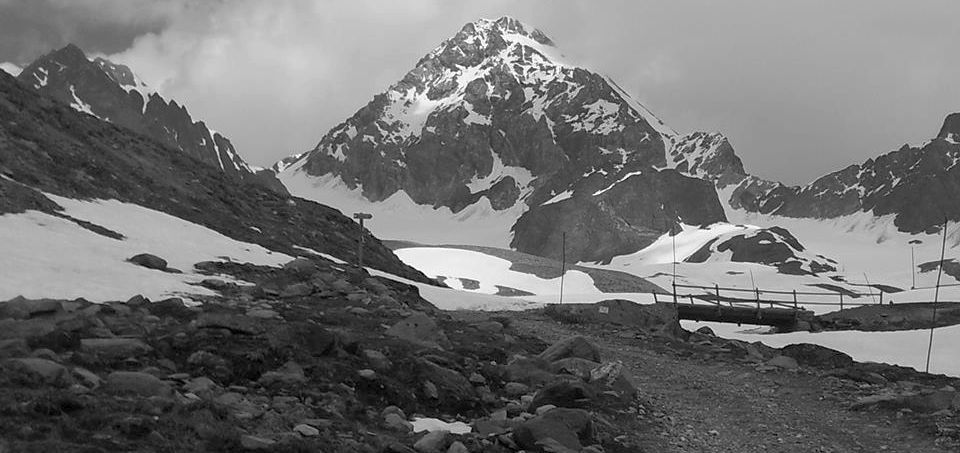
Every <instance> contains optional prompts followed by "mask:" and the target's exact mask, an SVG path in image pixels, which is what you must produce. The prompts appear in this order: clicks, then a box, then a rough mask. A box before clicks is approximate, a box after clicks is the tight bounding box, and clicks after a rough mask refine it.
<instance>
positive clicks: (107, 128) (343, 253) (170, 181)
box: [0, 73, 430, 282]
mask: <svg viewBox="0 0 960 453" xmlns="http://www.w3.org/2000/svg"><path fill="white" fill-rule="evenodd" d="M45 193H50V194H54V195H58V196H63V197H67V198H74V199H105V200H109V199H115V200H119V201H122V202H128V203H134V204H137V205H140V206H143V207H146V208H149V209H152V210H156V211H161V212H164V213H167V214H170V215H172V216H175V217H178V218H180V219H183V220H186V221H189V222H192V223H195V224H198V225H203V226H205V227H207V228H210V229H212V230H215V231H217V232H219V233H221V234H223V235H225V236H228V237H230V238H233V239H235V240H239V241H243V242H249V243H254V244H259V245H262V246H263V247H266V248H268V249H270V250H274V251H279V252H282V253H286V254H288V255H291V256H299V255H303V254H305V252H304V250H303V249H302V248H303V247H306V248H309V249H312V250H316V251H319V252H322V253H327V254H330V255H332V256H336V257H340V258H342V259H349V260H353V259H355V257H356V250H357V241H358V239H359V237H360V231H359V226H358V225H357V224H356V222H354V221H352V220H351V219H348V218H346V217H345V216H343V215H342V214H341V213H340V212H338V211H336V210H335V209H332V208H329V207H327V206H323V205H320V204H317V203H314V202H311V201H307V200H301V199H294V198H292V197H289V196H285V195H283V194H281V193H278V192H275V191H272V190H269V189H266V188H264V187H262V186H260V185H257V184H238V183H237V181H236V180H233V179H231V178H229V177H228V176H227V175H226V174H224V173H223V172H222V171H220V169H218V168H216V167H213V166H209V165H204V164H203V163H201V162H200V161H198V160H197V159H196V158H194V157H193V156H191V155H189V154H187V153H184V152H182V151H180V150H178V149H174V148H170V147H167V146H164V145H162V144H160V143H159V142H156V141H154V140H152V139H150V138H148V137H146V136H144V135H140V134H137V133H134V132H132V131H130V130H129V129H126V128H122V127H118V126H116V125H113V124H110V123H107V122H104V121H101V120H98V119H96V118H94V117H93V116H90V115H84V114H81V113H78V112H77V111H75V110H74V109H72V108H70V107H68V106H67V105H66V104H62V103H60V102H59V101H57V100H55V99H53V98H51V97H48V96H42V95H40V94H38V93H37V92H36V91H35V90H33V89H31V88H29V87H27V86H24V85H23V84H21V83H19V82H17V80H16V79H14V78H13V77H11V76H9V75H7V74H6V73H0V213H3V214H6V213H20V212H24V211H26V210H30V209H32V210H39V211H42V212H46V213H49V214H52V215H55V216H65V214H63V213H62V212H61V211H62V209H61V207H60V206H59V205H57V204H56V203H55V202H53V201H51V200H50V199H49V198H47V197H46V195H44V194H45ZM67 220H71V221H74V222H75V223H78V224H79V225H80V226H82V227H84V228H87V229H89V230H91V231H93V232H95V233H97V234H101V235H104V236H106V237H109V238H111V239H115V240H117V241H122V240H123V238H122V237H118V236H117V234H116V233H115V232H113V231H110V230H109V229H106V228H103V227H102V226H99V225H93V224H89V223H85V222H83V221H79V220H76V219H71V218H69V216H67ZM365 250H366V252H365V259H366V262H367V263H369V264H370V265H372V266H375V267H377V268H379V269H382V270H384V271H386V272H390V273H392V274H395V275H400V276H403V277H405V278H409V279H411V280H415V281H420V282H430V280H429V279H427V278H426V277H425V276H423V274H422V273H420V272H418V271H416V270H414V269H412V268H410V267H409V266H407V265H405V264H403V263H402V262H401V261H400V260H399V259H398V258H397V257H396V256H395V255H394V254H393V253H392V252H391V251H390V250H389V249H387V248H386V247H384V246H383V245H382V244H381V243H380V241H379V240H377V239H376V238H371V239H369V240H367V241H366V244H365Z"/></svg>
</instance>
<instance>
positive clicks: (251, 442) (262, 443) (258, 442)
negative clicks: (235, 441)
mask: <svg viewBox="0 0 960 453" xmlns="http://www.w3.org/2000/svg"><path fill="white" fill-rule="evenodd" d="M276 443H277V442H276V441H273V440H270V439H267V438H264V437H258V436H251V435H249V434H245V435H243V436H240V446H241V447H243V448H245V449H247V450H271V449H273V447H274V445H276Z"/></svg>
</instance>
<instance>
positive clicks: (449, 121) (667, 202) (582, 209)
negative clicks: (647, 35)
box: [275, 17, 725, 260]
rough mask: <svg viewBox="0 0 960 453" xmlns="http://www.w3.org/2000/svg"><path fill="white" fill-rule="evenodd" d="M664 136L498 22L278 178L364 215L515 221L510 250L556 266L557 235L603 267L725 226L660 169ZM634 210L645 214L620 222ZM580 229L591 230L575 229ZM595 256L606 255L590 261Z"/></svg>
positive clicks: (437, 55) (581, 73)
mask: <svg viewBox="0 0 960 453" xmlns="http://www.w3.org/2000/svg"><path fill="white" fill-rule="evenodd" d="M674 135H675V134H674V132H673V131H672V130H670V129H669V128H668V127H666V126H665V125H664V124H663V123H662V122H661V121H660V120H658V119H657V118H656V117H654V116H653V115H652V114H651V113H650V112H649V111H648V110H647V109H646V108H644V107H643V106H642V105H640V104H639V103H637V102H636V101H635V100H633V99H632V98H631V97H630V96H629V95H628V94H626V93H625V92H624V91H623V90H622V89H621V88H620V87H618V86H617V85H616V83H614V82H613V81H611V80H610V79H608V78H606V77H604V76H602V75H600V74H598V73H596V72H593V71H591V70H589V69H586V68H584V67H582V66H578V65H575V64H573V63H571V62H569V61H568V60H567V59H566V58H564V57H563V55H562V54H561V53H560V51H559V50H558V49H557V47H555V45H554V43H553V42H552V41H551V40H550V39H549V38H548V37H547V36H546V35H544V34H543V33H542V32H541V31H539V30H536V29H533V28H532V27H529V26H527V25H524V24H522V23H520V22H519V21H517V20H515V19H512V18H509V17H503V18H500V19H497V20H495V21H491V20H479V21H477V22H473V23H469V24H467V25H465V26H464V27H463V28H462V29H461V30H460V31H459V32H458V33H457V34H456V35H455V36H453V37H452V38H450V39H448V40H446V41H444V42H443V43H442V44H441V45H440V46H439V47H437V48H436V49H434V50H433V51H431V52H430V53H428V54H427V55H426V56H424V57H423V58H422V59H421V60H420V61H419V62H417V64H416V66H415V67H414V69H413V70H411V71H410V72H409V73H407V74H406V76H404V78H403V79H402V80H400V81H399V82H397V83H396V84H394V85H393V86H391V87H390V88H388V89H387V90H386V91H384V92H383V93H380V94H377V95H376V96H374V98H373V100H372V101H371V102H370V103H368V104H367V105H366V106H364V107H363V108H361V109H360V110H359V111H357V112H356V113H355V114H354V115H353V116H351V117H350V118H347V119H346V120H345V121H344V122H343V123H342V124H340V125H338V126H336V127H335V128H333V129H332V130H331V131H330V132H328V133H327V134H326V135H324V136H323V138H321V139H320V141H319V143H318V144H317V146H316V148H315V149H313V150H311V151H309V152H307V153H304V154H302V155H299V156H294V157H292V158H289V159H286V160H284V161H282V162H281V163H279V164H278V165H277V166H276V167H275V168H276V169H277V170H278V171H280V178H281V180H289V179H290V178H293V177H297V176H298V175H299V176H305V177H308V178H309V177H313V178H319V177H327V176H335V177H338V178H340V179H342V180H343V182H344V183H345V184H346V186H347V187H348V188H351V189H359V190H362V195H363V197H365V198H366V199H367V200H370V201H372V202H377V201H381V200H384V199H386V198H388V197H390V196H391V195H394V194H396V193H398V192H403V193H405V194H406V195H408V196H409V197H410V199H411V200H412V201H413V202H414V203H416V204H420V205H428V206H435V207H448V208H450V210H451V211H452V212H454V213H457V212H460V211H461V210H463V209H465V208H466V207H468V206H474V205H485V206H489V208H490V210H493V211H504V210H510V209H515V211H516V213H517V214H516V215H517V216H519V215H520V213H523V212H526V214H524V217H522V218H520V220H519V221H518V222H517V224H516V225H515V227H514V229H513V232H514V236H513V242H512V243H511V246H512V247H513V248H515V249H517V250H519V251H522V252H528V253H534V254H540V255H544V256H551V257H556V256H559V254H560V249H559V247H560V241H559V237H560V233H561V231H562V230H566V231H567V233H568V235H569V236H570V238H571V239H572V241H573V242H572V243H576V244H577V246H576V247H575V249H574V250H572V251H571V252H570V253H571V254H570V255H568V256H569V257H570V258H571V259H578V260H603V259H608V258H609V257H610V256H611V255H610V254H611V253H625V252H630V251H635V250H637V248H638V247H642V246H643V245H645V244H647V243H649V242H650V241H651V238H652V237H656V236H659V235H661V234H663V233H664V232H667V231H670V230H671V228H673V227H675V226H676V225H677V223H678V222H679V221H680V220H681V217H682V220H683V221H686V222H690V223H694V224H698V225H699V224H709V223H713V222H716V221H722V220H725V218H724V216H723V212H722V210H721V209H719V204H718V203H717V202H716V195H715V194H712V193H711V191H709V190H703V188H704V186H703V185H702V184H701V182H700V181H698V180H696V179H692V178H686V177H682V176H681V175H679V174H677V173H676V172H675V171H674V170H671V169H666V168H665V167H667V161H666V155H667V150H668V149H669V146H670V143H671V142H672V140H673V137H674ZM654 168H658V169H660V170H654ZM641 170H642V171H641ZM661 182H667V184H665V185H663V187H662V188H661V189H660V190H655V191H650V190H648V189H649V188H650V187H654V186H656V187H661V186H662V185H661ZM613 185H616V187H617V188H616V189H615V190H603V189H604V187H612V186H613ZM594 193H597V194H596V195H593V194H594ZM600 193H602V194H603V196H602V197H601V196H599V195H600ZM680 194H695V195H690V196H681V195H680ZM301 195H304V196H309V195H308V194H307V193H303V194H301ZM571 196H572V197H573V198H572V199H571V201H565V200H566V199H568V198H570V197H571ZM639 206H642V207H644V209H645V211H643V212H642V213H637V212H632V211H630V210H631V209H634V208H637V207H639ZM694 213H696V214H694ZM587 218H589V219H590V220H591V224H590V225H589V227H587V225H586V224H583V223H582V222H579V221H578V220H576V219H587ZM601 242H603V243H607V244H608V245H607V246H605V247H603V248H601V249H597V248H596V247H594V245H595V244H598V243H601ZM611 242H612V243H611Z"/></svg>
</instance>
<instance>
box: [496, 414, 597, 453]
mask: <svg viewBox="0 0 960 453" xmlns="http://www.w3.org/2000/svg"><path fill="white" fill-rule="evenodd" d="M513 439H514V440H515V441H516V443H517V445H518V446H520V447H521V448H523V449H525V450H529V451H536V452H545V451H558V450H556V449H554V450H548V449H547V448H550V447H548V446H550V445H553V444H556V445H559V446H561V447H563V448H567V449H570V450H572V451H575V452H579V451H580V450H581V449H582V448H583V447H584V445H591V444H593V443H594V441H595V439H594V430H593V421H592V420H591V419H590V414H589V413H588V412H587V411H584V410H580V409H567V408H556V409H551V410H549V411H547V412H546V413H544V414H543V415H540V416H537V417H534V418H532V419H530V420H527V421H526V422H524V423H523V424H521V425H520V426H518V427H517V428H516V429H514V431H513ZM560 451H562V450H560Z"/></svg>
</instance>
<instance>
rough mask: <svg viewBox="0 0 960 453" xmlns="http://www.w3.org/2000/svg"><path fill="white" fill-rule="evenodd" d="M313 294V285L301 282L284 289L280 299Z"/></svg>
mask: <svg viewBox="0 0 960 453" xmlns="http://www.w3.org/2000/svg"><path fill="white" fill-rule="evenodd" d="M311 294H313V285H312V284H310V283H307V282H299V283H294V284H292V285H289V286H287V287H286V288H283V291H281V292H280V297H284V298H288V297H304V296H309V295H311Z"/></svg>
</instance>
